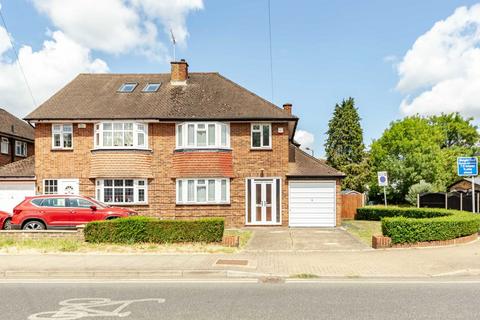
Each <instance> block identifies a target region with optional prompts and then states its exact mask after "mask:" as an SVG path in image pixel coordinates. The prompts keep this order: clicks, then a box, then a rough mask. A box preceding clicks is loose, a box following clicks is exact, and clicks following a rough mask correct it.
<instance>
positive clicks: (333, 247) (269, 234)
mask: <svg viewBox="0 0 480 320" xmlns="http://www.w3.org/2000/svg"><path fill="white" fill-rule="evenodd" d="M249 230H251V231H253V236H252V238H251V239H250V241H249V243H248V245H247V247H246V248H245V251H247V252H302V251H303V252H308V251H357V250H371V249H372V248H371V247H369V246H367V245H365V244H364V243H362V242H360V240H357V239H356V238H354V237H353V236H352V235H351V234H349V233H348V232H346V231H345V230H343V229H338V228H328V229H325V228H293V229H290V228H251V229H249Z"/></svg>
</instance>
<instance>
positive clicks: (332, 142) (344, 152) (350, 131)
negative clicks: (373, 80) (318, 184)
mask: <svg viewBox="0 0 480 320" xmlns="http://www.w3.org/2000/svg"><path fill="white" fill-rule="evenodd" d="M360 120H361V119H360V116H359V115H358V110H357V109H356V108H355V100H354V99H353V98H348V99H346V100H343V101H342V103H341V104H336V105H335V110H334V112H333V116H332V118H331V119H330V121H329V122H328V131H327V135H328V137H327V142H326V144H325V148H326V154H327V163H328V164H329V165H331V166H332V167H334V168H336V169H338V170H341V171H343V172H344V173H345V174H347V178H346V179H345V180H344V183H343V187H344V188H348V189H355V190H358V191H363V189H364V188H365V186H366V182H367V179H366V175H364V173H365V172H364V171H363V170H364V169H365V168H368V166H367V165H366V161H365V145H364V144H363V130H362V127H361V125H360ZM359 172H362V173H363V175H359V174H358V173H359Z"/></svg>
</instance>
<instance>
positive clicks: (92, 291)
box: [0, 282, 480, 320]
mask: <svg viewBox="0 0 480 320" xmlns="http://www.w3.org/2000/svg"><path fill="white" fill-rule="evenodd" d="M479 290H480V284H479V283H474V284H468V283H441V284H438V283H435V284H430V283H427V284H426V283H382V282H378V283H358V282H347V283H115V284H114V283H89V284H82V283H33V284H30V283H12V284H0V301H1V303H0V318H1V319H8V320H25V319H28V320H46V319H56V320H73V319H80V320H81V319H91V318H95V319H104V320H106V319H119V318H122V319H126V320H129V319H131V320H157V319H209V320H217V319H275V320H282V319H334V320H335V319H374V320H376V319H382V320H383V319H402V320H403V319H434V320H437V319H477V318H478V314H480V305H479V304H478V303H476V301H478V292H479Z"/></svg>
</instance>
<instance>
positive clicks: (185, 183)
mask: <svg viewBox="0 0 480 320" xmlns="http://www.w3.org/2000/svg"><path fill="white" fill-rule="evenodd" d="M210 203H211V204H224V203H230V179H218V178H199V179H177V204H210Z"/></svg>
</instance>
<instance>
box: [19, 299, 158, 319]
mask: <svg viewBox="0 0 480 320" xmlns="http://www.w3.org/2000/svg"><path fill="white" fill-rule="evenodd" d="M135 302H157V303H164V302H165V299H137V300H119V301H113V300H111V299H107V298H79V299H69V300H64V301H62V302H60V303H59V305H60V306H62V307H61V308H60V309H59V310H57V311H47V312H40V313H35V314H32V315H31V316H29V317H28V320H52V319H55V320H77V319H82V318H93V317H119V318H124V317H128V316H129V315H130V314H131V312H130V311H125V312H123V310H124V309H125V308H126V307H128V306H129V305H131V304H132V303H135ZM108 307H111V308H110V309H113V310H111V311H108V309H109V308H108Z"/></svg>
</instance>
